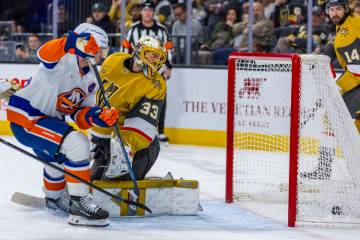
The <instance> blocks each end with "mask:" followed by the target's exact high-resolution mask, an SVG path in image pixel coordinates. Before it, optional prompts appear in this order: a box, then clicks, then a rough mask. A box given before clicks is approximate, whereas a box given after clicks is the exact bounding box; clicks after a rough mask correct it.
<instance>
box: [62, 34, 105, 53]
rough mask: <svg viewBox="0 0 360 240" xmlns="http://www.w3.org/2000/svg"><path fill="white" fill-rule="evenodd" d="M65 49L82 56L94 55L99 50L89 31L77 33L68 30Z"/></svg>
mask: <svg viewBox="0 0 360 240" xmlns="http://www.w3.org/2000/svg"><path fill="white" fill-rule="evenodd" d="M65 51H66V52H70V53H75V54H76V55H78V56H80V57H82V58H87V57H94V56H95V54H96V53H97V52H98V51H99V46H98V45H97V43H96V41H95V38H94V37H93V36H92V35H91V34H90V33H80V34H77V33H75V32H69V33H68V36H67V39H66V44H65Z"/></svg>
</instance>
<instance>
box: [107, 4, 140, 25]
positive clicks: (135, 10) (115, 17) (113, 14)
mask: <svg viewBox="0 0 360 240" xmlns="http://www.w3.org/2000/svg"><path fill="white" fill-rule="evenodd" d="M122 2H123V1H122V0H112V5H111V8H110V10H109V12H108V16H109V17H110V19H111V21H112V22H113V23H114V24H115V25H116V30H119V29H120V24H121V3H122ZM140 5H141V0H132V1H126V15H125V28H126V29H129V28H130V27H131V25H132V24H133V23H135V22H137V21H139V20H140V16H141V14H140V12H141V7H140Z"/></svg>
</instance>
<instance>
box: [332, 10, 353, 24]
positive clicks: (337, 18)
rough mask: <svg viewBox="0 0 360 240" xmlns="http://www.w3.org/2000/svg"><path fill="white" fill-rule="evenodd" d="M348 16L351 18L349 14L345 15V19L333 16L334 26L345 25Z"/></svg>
mask: <svg viewBox="0 0 360 240" xmlns="http://www.w3.org/2000/svg"><path fill="white" fill-rule="evenodd" d="M347 16H349V13H345V14H344V16H343V17H339V16H337V15H336V16H333V17H332V18H331V22H332V23H333V24H334V25H341V24H343V22H344V21H345V19H346V18H347Z"/></svg>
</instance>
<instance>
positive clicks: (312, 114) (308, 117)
mask: <svg viewBox="0 0 360 240" xmlns="http://www.w3.org/2000/svg"><path fill="white" fill-rule="evenodd" d="M322 107H323V104H322V102H321V99H320V98H319V99H317V100H316V102H315V107H313V108H312V109H311V111H310V113H308V114H307V115H306V116H305V117H304V119H303V120H302V122H300V129H301V128H303V127H304V126H305V125H306V124H307V123H308V122H309V121H310V120H311V119H313V118H314V117H315V113H316V112H317V111H318V110H319V109H320V108H322Z"/></svg>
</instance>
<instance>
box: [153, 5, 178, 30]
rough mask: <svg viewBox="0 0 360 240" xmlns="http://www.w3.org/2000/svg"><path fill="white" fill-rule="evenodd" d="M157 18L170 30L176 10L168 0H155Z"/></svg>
mask: <svg viewBox="0 0 360 240" xmlns="http://www.w3.org/2000/svg"><path fill="white" fill-rule="evenodd" d="M154 4H155V5H156V7H155V18H156V20H158V21H159V22H160V23H161V24H163V25H164V26H165V27H166V28H167V29H168V30H170V29H171V24H172V23H173V21H174V20H175V16H174V12H173V9H172V7H171V4H170V2H169V1H168V0H155V1H154Z"/></svg>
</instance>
